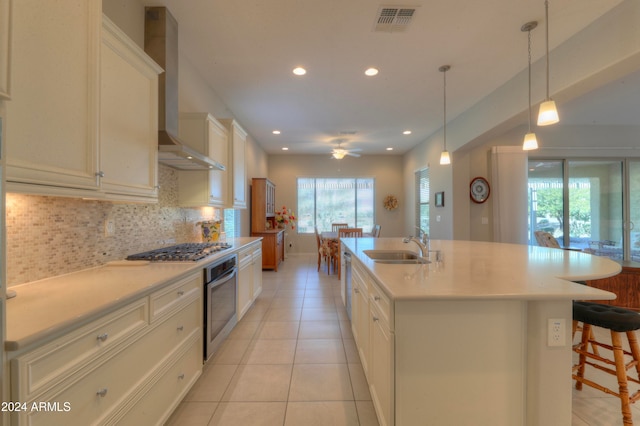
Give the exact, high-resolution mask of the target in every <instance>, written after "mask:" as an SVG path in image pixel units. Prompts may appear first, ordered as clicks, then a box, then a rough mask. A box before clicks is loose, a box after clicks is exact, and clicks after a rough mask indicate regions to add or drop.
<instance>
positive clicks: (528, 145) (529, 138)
mask: <svg viewBox="0 0 640 426" xmlns="http://www.w3.org/2000/svg"><path fill="white" fill-rule="evenodd" d="M537 26H538V22H536V21H531V22H527V23H526V24H524V25H523V26H522V27H521V28H520V31H526V32H527V42H528V55H529V133H527V134H526V135H524V142H523V144H522V149H523V150H525V151H530V150H533V149H538V140H537V139H536V134H535V133H533V132H532V131H531V30H533V29H534V28H535V27H537Z"/></svg>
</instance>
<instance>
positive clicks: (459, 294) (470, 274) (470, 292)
mask: <svg viewBox="0 0 640 426" xmlns="http://www.w3.org/2000/svg"><path fill="white" fill-rule="evenodd" d="M342 242H343V244H344V245H345V246H346V247H347V248H348V249H349V250H350V251H351V252H352V253H353V254H354V255H355V256H357V257H358V259H360V261H361V262H362V263H363V264H364V266H365V267H366V268H367V269H368V270H369V272H370V273H371V275H372V276H373V277H374V279H375V280H376V282H377V283H378V284H379V285H380V286H381V289H382V290H383V291H384V292H385V293H386V294H387V295H388V296H389V297H391V298H392V299H396V300H403V299H404V300H406V299H521V300H535V299H538V300H541V299H548V300H551V299H574V300H575V299H583V300H611V299H615V298H616V296H615V294H614V293H610V292H607V291H603V290H599V289H596V288H592V287H588V286H585V285H580V284H576V283H573V282H571V281H581V280H589V279H597V278H606V277H610V276H613V275H616V274H618V273H619V272H620V271H621V266H620V264H618V263H616V262H614V261H612V260H610V259H608V258H604V257H598V256H593V255H590V254H587V253H581V252H576V251H570V250H562V249H552V248H546V247H537V246H525V245H516V244H503V243H489V242H479V241H448V240H431V250H440V251H441V252H442V254H443V258H444V261H443V262H441V263H437V262H435V261H434V262H432V263H430V264H419V265H394V264H383V263H376V262H374V261H373V260H372V259H370V258H369V257H368V256H367V255H366V254H365V253H364V250H410V251H413V252H415V253H417V254H418V255H419V254H420V251H419V248H418V246H417V244H416V243H414V242H410V243H407V244H405V243H403V242H402V239H401V238H345V239H342ZM431 258H435V256H434V254H433V253H431Z"/></svg>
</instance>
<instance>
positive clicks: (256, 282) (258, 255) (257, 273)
mask: <svg viewBox="0 0 640 426" xmlns="http://www.w3.org/2000/svg"><path fill="white" fill-rule="evenodd" d="M252 258H253V300H256V298H257V297H258V296H259V295H260V293H262V245H261V244H260V243H258V244H256V245H254V248H253V254H252Z"/></svg>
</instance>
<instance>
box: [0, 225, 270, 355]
mask: <svg viewBox="0 0 640 426" xmlns="http://www.w3.org/2000/svg"><path fill="white" fill-rule="evenodd" d="M260 239H261V238H256V237H243V238H236V239H235V240H230V241H229V242H230V243H232V244H233V248H232V249H229V250H225V251H221V252H218V253H216V254H214V255H212V256H209V257H207V258H206V259H202V260H200V261H197V262H156V263H153V262H151V263H146V262H135V261H134V262H128V263H127V262H114V263H116V265H113V264H112V265H105V266H101V267H97V268H91V269H87V270H83V271H79V272H74V273H71V274H66V275H60V276H57V277H52V278H47V279H44V280H39V281H34V282H31V283H26V284H20V285H17V286H13V287H11V289H12V290H15V291H16V293H17V296H16V297H14V298H12V299H9V300H7V302H6V306H7V311H6V323H7V325H6V334H7V335H6V340H5V349H6V350H7V351H15V350H18V349H22V348H23V347H25V346H28V345H30V344H32V343H34V342H36V341H40V340H42V339H45V338H50V337H55V336H56V335H58V334H60V333H62V332H65V331H66V330H68V328H69V327H78V326H81V325H83V324H85V323H87V322H89V321H92V320H93V319H95V318H97V317H99V316H101V315H104V314H105V313H107V312H109V311H112V310H115V309H117V308H119V307H121V306H124V305H125V304H127V303H129V302H131V301H133V300H135V299H137V298H140V297H143V296H145V295H147V294H150V293H151V292H153V291H155V290H157V289H159V288H162V286H163V285H164V284H167V283H169V282H173V281H176V280H177V279H179V278H181V277H182V276H186V275H188V274H189V273H193V272H195V271H198V270H202V269H203V267H204V266H205V265H206V264H208V263H211V262H214V261H216V260H218V259H220V258H221V257H224V256H227V255H229V254H232V253H236V252H237V251H238V250H240V249H241V248H242V247H244V246H246V245H248V244H250V243H252V242H254V241H258V240H260ZM121 265H124V266H121ZM128 265H131V266H128Z"/></svg>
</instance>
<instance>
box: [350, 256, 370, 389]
mask: <svg viewBox="0 0 640 426" xmlns="http://www.w3.org/2000/svg"><path fill="white" fill-rule="evenodd" d="M351 266H352V269H351V328H352V332H353V338H354V340H355V342H356V346H357V347H358V354H359V355H360V363H361V364H362V369H363V370H364V374H365V376H366V377H367V379H369V374H370V373H369V352H370V349H369V347H370V345H369V339H370V337H369V333H370V331H369V329H370V322H371V320H370V319H369V289H368V283H367V281H368V278H367V276H366V275H365V272H364V270H363V269H362V267H361V266H360V264H359V261H358V260H357V259H355V258H352V260H351Z"/></svg>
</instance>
